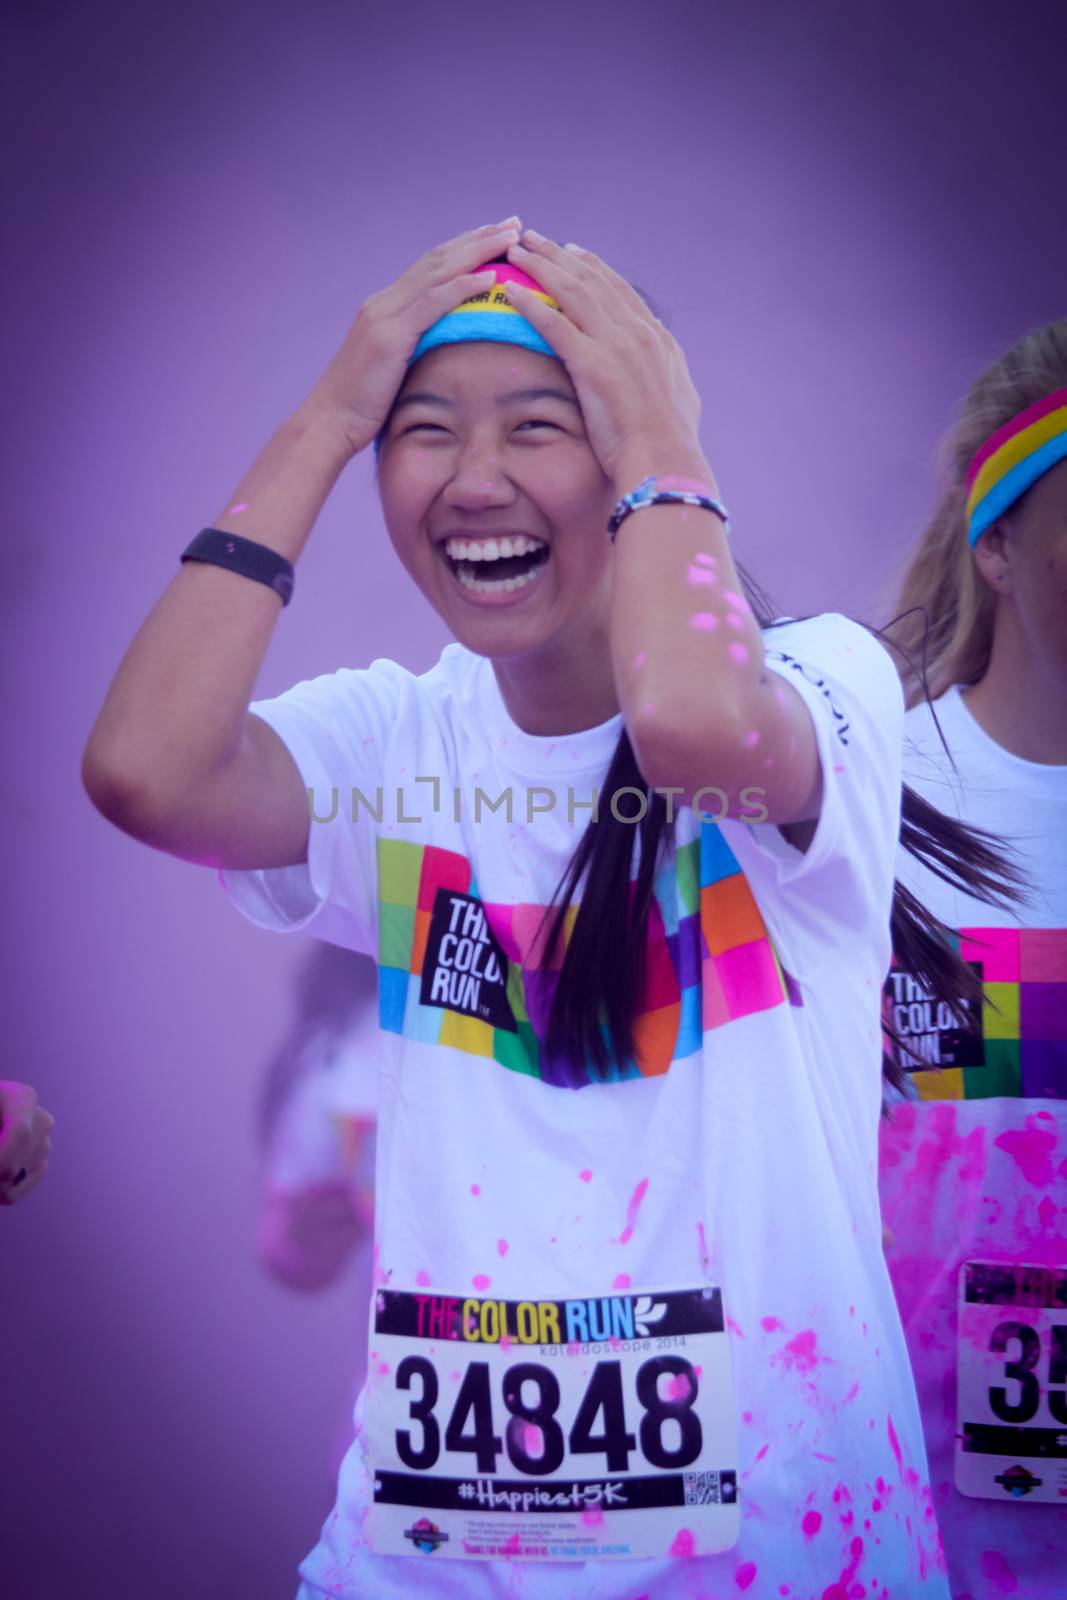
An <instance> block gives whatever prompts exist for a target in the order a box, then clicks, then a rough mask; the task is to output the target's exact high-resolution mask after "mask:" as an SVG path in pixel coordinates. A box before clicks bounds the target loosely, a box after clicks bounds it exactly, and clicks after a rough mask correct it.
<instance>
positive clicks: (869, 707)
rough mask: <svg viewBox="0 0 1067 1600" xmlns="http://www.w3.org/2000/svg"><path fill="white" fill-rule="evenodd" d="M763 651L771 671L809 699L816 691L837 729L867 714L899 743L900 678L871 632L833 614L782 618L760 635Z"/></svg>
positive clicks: (875, 636)
mask: <svg viewBox="0 0 1067 1600" xmlns="http://www.w3.org/2000/svg"><path fill="white" fill-rule="evenodd" d="M763 650H764V657H765V660H766V663H767V666H768V668H769V669H770V670H771V671H774V672H778V673H779V674H781V675H782V676H785V677H787V678H789V680H790V681H791V682H793V683H794V684H795V685H796V687H797V688H801V689H802V690H803V689H806V690H807V698H809V699H811V698H812V693H811V691H812V690H814V691H816V693H817V694H818V696H819V697H820V698H821V699H822V700H823V701H824V702H825V703H826V704H827V705H828V706H829V707H830V708H831V710H832V711H833V712H834V718H835V721H836V722H838V723H839V724H840V723H841V721H842V720H855V719H856V718H862V717H863V716H864V715H866V716H868V717H871V718H874V719H876V720H877V721H878V722H880V723H882V724H883V725H884V726H886V727H887V728H892V729H893V732H894V737H895V738H897V739H899V737H900V730H901V725H902V723H903V719H904V691H903V688H902V686H901V682H900V676H899V674H898V672H897V669H896V664H895V662H894V660H893V657H892V655H891V654H890V652H889V650H888V649H887V647H886V646H885V645H884V644H883V643H882V642H881V640H880V639H879V638H878V637H877V635H876V634H874V633H872V632H871V630H870V629H869V628H865V627H863V625H862V624H861V623H858V622H853V621H852V619H851V618H850V617H844V616H841V615H840V614H839V613H837V612H832V611H831V612H824V613H822V614H821V615H819V616H815V617H806V618H804V619H803V620H802V621H797V620H794V619H792V618H785V619H783V620H782V621H781V622H774V623H772V624H771V625H770V626H769V627H768V628H766V629H765V630H764V634H763ZM839 731H840V729H839Z"/></svg>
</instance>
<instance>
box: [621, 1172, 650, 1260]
mask: <svg viewBox="0 0 1067 1600" xmlns="http://www.w3.org/2000/svg"><path fill="white" fill-rule="evenodd" d="M647 1191H648V1179H647V1178H642V1179H641V1182H640V1183H639V1184H638V1185H637V1188H636V1189H635V1190H634V1192H633V1194H632V1195H631V1196H630V1203H629V1205H628V1206H627V1207H626V1226H625V1228H624V1229H623V1230H622V1232H621V1234H620V1235H619V1243H620V1244H628V1243H629V1241H630V1240H631V1239H632V1238H633V1233H634V1228H635V1227H636V1225H637V1213H638V1212H639V1211H640V1209H641V1202H642V1200H643V1199H644V1198H645V1195H646V1193H647Z"/></svg>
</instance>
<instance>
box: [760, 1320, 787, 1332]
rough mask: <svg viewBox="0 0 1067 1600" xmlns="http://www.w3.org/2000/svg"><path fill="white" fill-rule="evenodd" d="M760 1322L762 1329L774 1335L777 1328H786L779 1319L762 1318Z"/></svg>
mask: <svg viewBox="0 0 1067 1600" xmlns="http://www.w3.org/2000/svg"><path fill="white" fill-rule="evenodd" d="M759 1322H760V1327H761V1328H763V1329H764V1331H765V1332H766V1333H773V1332H774V1331H775V1329H776V1328H784V1327H785V1323H784V1322H779V1321H778V1318H777V1317H760V1319H759Z"/></svg>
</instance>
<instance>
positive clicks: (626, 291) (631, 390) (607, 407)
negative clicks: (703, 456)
mask: <svg viewBox="0 0 1067 1600" xmlns="http://www.w3.org/2000/svg"><path fill="white" fill-rule="evenodd" d="M508 258H509V260H510V261H512V262H513V263H514V265H515V266H517V267H521V268H522V270H523V271H524V272H527V273H528V274H529V275H530V277H531V278H534V279H535V280H536V281H537V282H538V283H539V284H540V285H541V287H542V288H543V289H544V290H545V291H546V293H548V294H550V295H551V296H552V298H553V299H554V300H555V301H556V302H557V304H558V305H559V307H560V310H559V311H555V310H554V309H553V308H552V307H551V306H546V305H545V303H544V301H542V300H539V299H538V298H537V296H536V295H535V294H533V293H532V292H531V291H530V290H528V289H523V288H521V287H520V286H518V285H513V284H510V283H509V284H508V294H509V296H511V295H512V294H513V291H514V304H515V307H516V309H517V310H518V311H521V313H522V315H523V316H524V317H526V319H527V320H528V321H529V322H532V323H533V325H534V327H535V328H536V329H537V331H538V332H539V333H541V334H543V335H544V337H545V338H546V339H547V340H548V342H549V344H551V346H552V348H553V349H554V350H555V351H556V353H557V355H558V356H559V357H560V359H561V360H562V361H563V363H564V365H565V366H566V368H567V371H568V373H569V374H570V378H571V382H572V383H573V384H574V387H575V391H576V393H577V396H578V400H579V403H580V404H581V407H582V415H583V417H584V419H585V428H586V433H587V435H588V438H589V443H590V445H591V446H592V449H593V451H594V453H595V455H596V457H597V459H598V460H599V462H600V465H601V466H602V467H603V469H604V472H605V474H606V476H607V477H609V478H612V479H614V478H615V477H616V476H617V471H618V467H619V463H620V461H621V460H622V459H623V457H624V455H626V456H627V458H628V457H629V453H630V447H631V446H633V445H637V446H640V445H642V444H644V443H647V444H648V445H649V446H650V447H651V448H652V450H653V453H655V451H656V450H659V449H668V450H670V451H671V453H672V454H673V457H674V459H673V460H670V461H668V460H666V459H664V460H662V462H660V461H658V460H657V462H656V464H657V465H658V466H659V469H660V470H661V471H671V470H676V463H677V462H678V461H679V460H681V459H683V458H688V459H691V458H693V457H696V458H699V456H700V444H699V439H698V431H699V427H700V396H699V395H698V394H697V391H696V389H695V388H694V386H693V380H692V378H691V377H690V376H689V369H688V367H687V366H686V361H685V356H684V355H683V354H682V350H681V347H680V346H679V344H678V342H677V340H676V339H675V338H674V337H673V336H672V335H671V334H670V333H668V331H667V329H666V328H665V327H664V326H663V324H662V323H661V322H660V321H659V320H658V319H657V318H656V317H655V316H653V314H652V312H651V311H650V310H649V308H648V306H646V305H645V303H644V301H643V300H642V299H641V296H640V295H639V294H638V293H637V290H636V289H634V288H633V287H632V285H631V284H629V283H627V281H626V279H625V278H623V277H620V275H619V274H618V273H617V272H614V271H613V270H612V268H611V267H609V266H608V265H607V264H606V263H605V262H603V261H601V260H600V258H599V257H598V256H595V255H593V253H592V252H591V251H589V250H580V249H578V248H577V247H576V246H574V245H567V246H560V245H558V244H554V243H553V242H552V240H550V239H543V238H542V237H541V236H540V234H536V233H532V232H531V231H530V230H527V231H526V232H525V233H524V234H523V236H522V243H521V244H516V245H513V246H512V247H511V248H510V249H509V250H508ZM561 313H562V315H561Z"/></svg>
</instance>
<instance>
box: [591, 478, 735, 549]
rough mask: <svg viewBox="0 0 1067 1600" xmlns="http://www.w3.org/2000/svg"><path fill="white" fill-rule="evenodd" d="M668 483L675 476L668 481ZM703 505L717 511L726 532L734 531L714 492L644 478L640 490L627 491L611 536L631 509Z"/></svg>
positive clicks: (611, 525)
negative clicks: (671, 486)
mask: <svg viewBox="0 0 1067 1600" xmlns="http://www.w3.org/2000/svg"><path fill="white" fill-rule="evenodd" d="M666 481H667V482H668V483H669V482H671V479H669V478H668V479H667V480H666ZM670 505H682V506H699V507H701V508H702V509H703V510H704V511H713V512H714V513H715V515H716V516H717V517H718V518H719V521H720V522H721V523H722V525H723V527H724V528H725V530H726V532H727V533H729V531H730V518H729V515H728V513H727V510H726V507H725V506H724V505H723V504H722V502H721V501H719V500H715V499H713V498H712V496H711V495H710V494H699V493H698V492H697V490H696V489H695V488H694V489H660V488H659V479H658V478H642V480H641V482H640V483H639V484H638V485H637V488H636V489H633V490H631V492H630V493H629V494H624V495H623V497H622V499H621V500H620V501H619V503H618V505H617V506H616V507H615V509H614V511H613V512H612V513H611V519H610V521H609V522H608V535H609V537H610V539H611V542H612V544H614V542H615V535H616V534H617V533H618V531H619V527H620V525H621V524H622V522H623V521H624V520H625V519H626V518H627V517H628V516H629V515H630V513H631V511H644V510H645V509H646V507H648V506H670Z"/></svg>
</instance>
